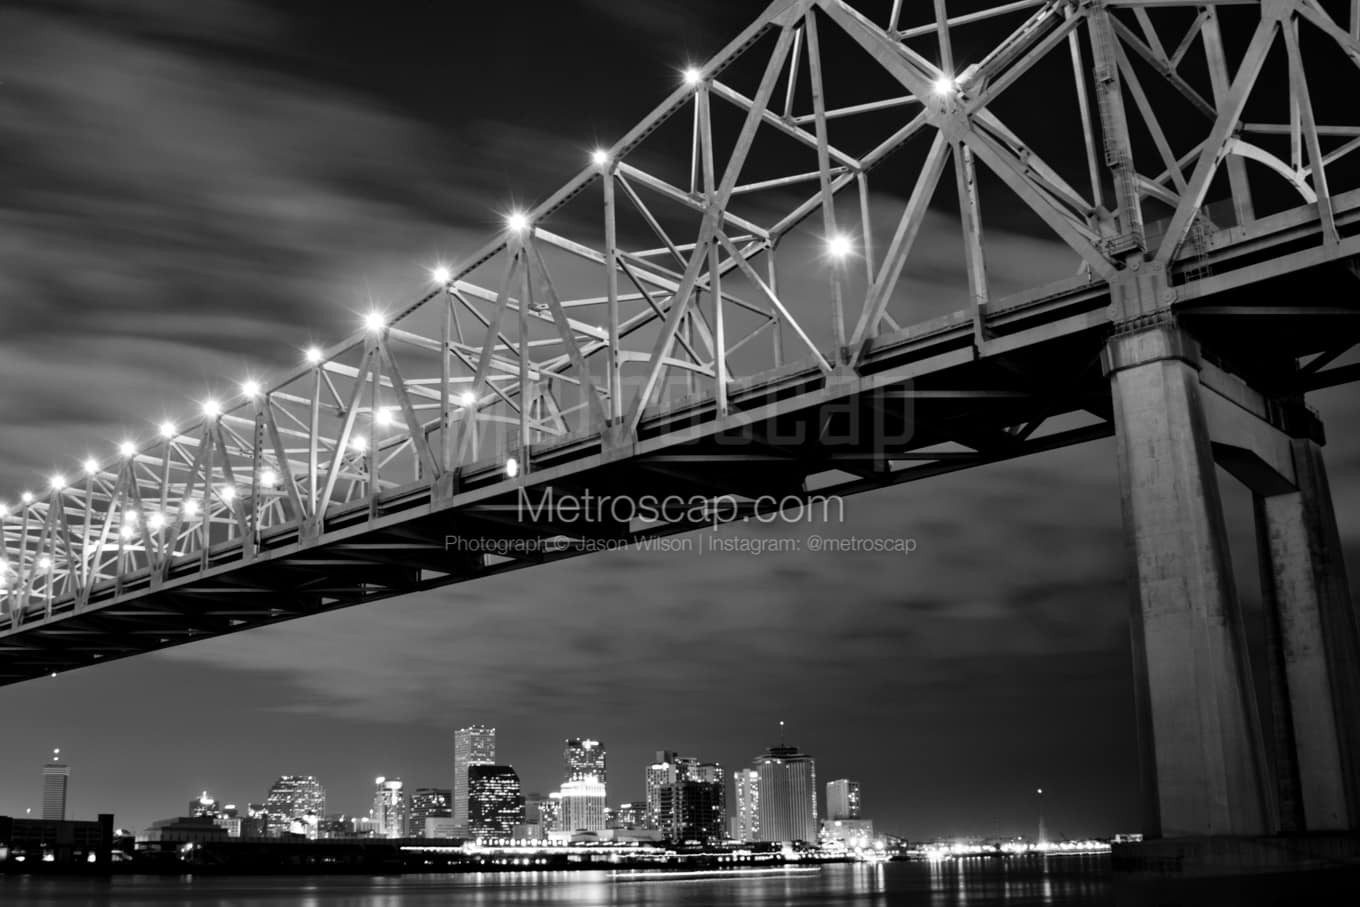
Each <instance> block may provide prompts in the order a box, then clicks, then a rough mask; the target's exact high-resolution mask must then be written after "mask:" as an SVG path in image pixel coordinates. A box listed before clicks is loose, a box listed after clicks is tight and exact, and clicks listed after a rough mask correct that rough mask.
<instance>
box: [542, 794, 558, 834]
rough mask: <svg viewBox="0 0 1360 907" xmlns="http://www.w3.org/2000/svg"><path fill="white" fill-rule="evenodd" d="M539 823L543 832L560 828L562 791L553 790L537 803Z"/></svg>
mask: <svg viewBox="0 0 1360 907" xmlns="http://www.w3.org/2000/svg"><path fill="white" fill-rule="evenodd" d="M538 821H539V825H541V826H542V827H543V830H544V831H545V832H548V831H561V830H562V792H561V791H560V790H555V791H553V792H552V793H550V794H548V796H547V797H546V798H544V800H543V801H542V802H541V803H540V804H539V811H538Z"/></svg>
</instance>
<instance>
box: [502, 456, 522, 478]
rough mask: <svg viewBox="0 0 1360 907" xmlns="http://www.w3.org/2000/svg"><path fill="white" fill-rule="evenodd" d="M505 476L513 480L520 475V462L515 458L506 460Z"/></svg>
mask: <svg viewBox="0 0 1360 907" xmlns="http://www.w3.org/2000/svg"><path fill="white" fill-rule="evenodd" d="M505 475H506V476H507V477H508V478H511V479H513V478H514V477H515V476H517V475H519V460H516V459H515V458H514V457H506V458H505Z"/></svg>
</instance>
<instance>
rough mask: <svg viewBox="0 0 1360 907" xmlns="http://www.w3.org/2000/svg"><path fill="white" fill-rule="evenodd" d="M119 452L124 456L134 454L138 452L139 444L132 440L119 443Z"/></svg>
mask: <svg viewBox="0 0 1360 907" xmlns="http://www.w3.org/2000/svg"><path fill="white" fill-rule="evenodd" d="M118 452H119V453H120V454H122V455H123V456H124V457H131V456H134V455H135V454H136V453H137V445H136V444H133V443H132V442H131V441H124V442H123V443H122V444H119V445H118Z"/></svg>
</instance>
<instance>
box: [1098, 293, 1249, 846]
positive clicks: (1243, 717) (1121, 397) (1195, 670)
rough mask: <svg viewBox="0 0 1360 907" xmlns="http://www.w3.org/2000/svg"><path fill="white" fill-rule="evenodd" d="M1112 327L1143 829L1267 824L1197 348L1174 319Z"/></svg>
mask: <svg viewBox="0 0 1360 907" xmlns="http://www.w3.org/2000/svg"><path fill="white" fill-rule="evenodd" d="M1144 324H1145V325H1146V326H1144V327H1142V328H1141V329H1137V330H1128V331H1125V332H1122V333H1120V334H1117V335H1115V336H1114V337H1113V338H1111V340H1110V342H1109V344H1108V345H1107V347H1106V350H1105V356H1104V365H1105V369H1106V373H1107V374H1108V375H1109V377H1110V381H1111V389H1112V392H1113V399H1114V414H1115V428H1116V438H1117V444H1118V453H1119V475H1120V483H1121V485H1122V491H1123V510H1124V522H1125V526H1126V529H1127V532H1128V536H1129V539H1130V542H1131V548H1132V555H1133V559H1134V563H1135V580H1136V584H1137V596H1136V605H1135V606H1134V607H1133V614H1132V620H1131V626H1132V638H1133V649H1134V652H1133V655H1134V673H1135V689H1136V695H1137V703H1136V705H1137V708H1138V712H1139V716H1138V717H1139V733H1140V749H1141V751H1142V756H1143V777H1144V803H1145V817H1144V826H1145V833H1146V834H1148V835H1149V836H1150V837H1182V836H1205V835H1257V834H1262V833H1264V832H1265V831H1266V830H1267V826H1268V813H1269V810H1268V807H1267V798H1266V796H1265V787H1264V776H1263V771H1262V770H1263V759H1262V755H1263V754H1262V741H1261V736H1260V727H1259V723H1258V718H1257V713H1256V703H1255V696H1254V693H1253V688H1252V684H1251V674H1250V671H1249V669H1248V665H1247V651H1246V640H1245V632H1244V628H1243V625H1242V618H1241V613H1240V611H1239V609H1238V603H1237V596H1236V590H1235V589H1234V585H1233V576H1232V568H1231V564H1230V562H1229V554H1228V542H1227V534H1226V530H1225V528H1224V521H1223V511H1222V504H1221V501H1220V497H1219V490H1218V482H1217V478H1216V476H1215V474H1214V454H1213V449H1212V445H1211V441H1210V437H1209V431H1208V426H1207V422H1206V418H1205V413H1204V404H1203V401H1202V399H1201V390H1200V383H1199V372H1198V366H1199V350H1198V347H1197V345H1196V344H1195V342H1194V340H1193V339H1192V338H1190V337H1189V336H1188V335H1186V334H1185V333H1184V332H1182V331H1181V330H1179V329H1178V328H1177V327H1176V326H1175V325H1174V323H1170V322H1168V321H1165V320H1160V319H1156V318H1154V319H1150V320H1145V321H1144Z"/></svg>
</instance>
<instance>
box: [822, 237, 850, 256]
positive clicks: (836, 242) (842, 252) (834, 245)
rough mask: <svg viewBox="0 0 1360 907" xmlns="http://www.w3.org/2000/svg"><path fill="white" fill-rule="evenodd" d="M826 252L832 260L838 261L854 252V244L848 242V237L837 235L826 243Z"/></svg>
mask: <svg viewBox="0 0 1360 907" xmlns="http://www.w3.org/2000/svg"><path fill="white" fill-rule="evenodd" d="M826 251H827V253H828V254H829V255H830V256H831V257H832V258H834V259H836V260H838V261H840V260H843V259H845V258H847V257H849V256H850V254H851V253H852V252H854V251H855V244H854V243H853V242H851V241H850V237H848V236H846V235H845V234H843V233H837V234H836V235H835V236H832V237H831V238H829V239H828V240H827V241H826Z"/></svg>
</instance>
